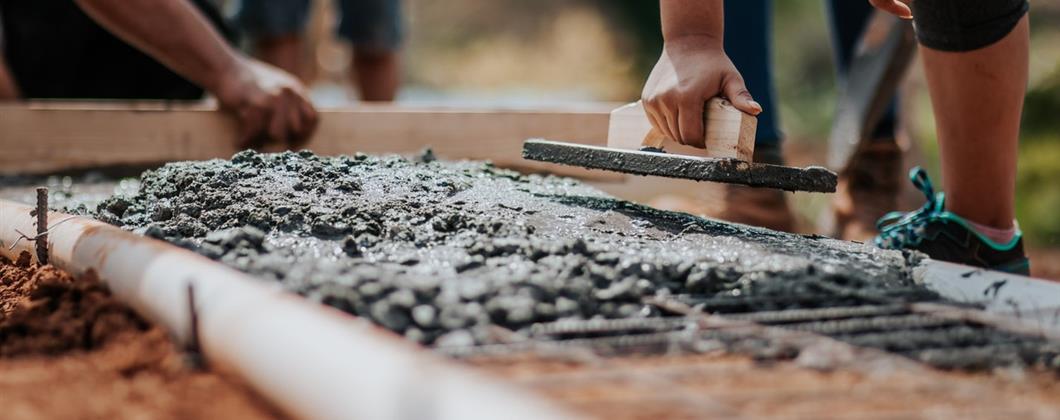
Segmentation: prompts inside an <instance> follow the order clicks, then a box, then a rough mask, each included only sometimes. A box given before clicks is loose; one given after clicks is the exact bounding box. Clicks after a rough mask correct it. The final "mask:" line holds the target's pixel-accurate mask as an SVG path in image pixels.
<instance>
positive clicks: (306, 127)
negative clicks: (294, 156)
mask: <svg viewBox="0 0 1060 420" xmlns="http://www.w3.org/2000/svg"><path fill="white" fill-rule="evenodd" d="M291 99H292V100H293V101H294V103H293V104H292V106H291V107H292V108H293V109H294V110H295V112H296V113H297V114H298V118H299V121H300V122H301V126H300V128H299V129H298V130H296V132H295V133H294V134H295V136H294V138H293V139H292V141H293V142H294V144H293V145H294V146H299V147H300V146H304V145H305V144H306V143H308V142H309V139H310V138H312V136H313V132H315V131H316V128H317V112H316V110H315V109H313V106H312V105H310V104H309V102H308V101H306V100H305V98H303V97H302V96H295V97H293V98H291Z"/></svg>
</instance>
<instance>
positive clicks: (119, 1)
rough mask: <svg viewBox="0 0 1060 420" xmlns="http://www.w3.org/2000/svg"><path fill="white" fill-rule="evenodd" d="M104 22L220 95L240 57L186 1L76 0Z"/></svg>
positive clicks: (116, 32) (152, 55)
mask: <svg viewBox="0 0 1060 420" xmlns="http://www.w3.org/2000/svg"><path fill="white" fill-rule="evenodd" d="M77 4H78V5H79V6H80V7H81V8H82V9H83V10H84V11H85V13H87V14H88V15H89V16H91V17H92V18H93V19H94V20H96V21H97V22H99V24H100V25H102V26H104V27H106V28H107V29H108V30H109V31H111V32H112V33H114V34H115V35H116V36H118V37H119V38H121V39H123V40H125V42H128V43H130V44H132V45H133V46H135V47H137V48H139V49H140V50H141V51H144V52H145V53H147V54H148V55H150V56H151V57H153V58H155V59H156V60H158V61H159V62H161V63H162V64H164V65H166V66H167V67H169V68H170V69H172V70H173V71H174V72H176V73H178V74H180V75H181V76H184V77H185V78H187V79H188V80H190V81H192V82H194V83H196V84H198V85H199V86H202V87H203V88H204V89H206V90H208V91H210V92H212V93H214V94H215V95H218V96H220V95H221V94H223V92H222V90H223V89H224V86H225V85H226V83H230V81H226V80H225V78H233V77H238V74H239V72H240V69H241V68H242V63H241V58H240V57H239V55H238V54H237V53H236V52H235V50H233V49H232V48H231V47H229V46H228V44H226V43H225V41H224V40H223V39H222V38H221V36H220V35H219V34H218V33H217V31H216V30H214V28H213V27H212V26H210V24H209V23H207V21H206V19H205V18H203V16H202V15H201V13H199V11H198V10H196V9H195V8H194V6H192V5H191V4H190V3H189V2H187V1H185V0H77Z"/></svg>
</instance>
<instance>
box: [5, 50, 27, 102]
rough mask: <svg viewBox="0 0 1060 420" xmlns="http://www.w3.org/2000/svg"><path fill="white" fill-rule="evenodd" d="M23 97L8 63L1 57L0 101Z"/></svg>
mask: <svg viewBox="0 0 1060 420" xmlns="http://www.w3.org/2000/svg"><path fill="white" fill-rule="evenodd" d="M20 96H22V95H21V94H20V93H19V91H18V85H16V84H15V79H14V78H13V77H11V71H10V70H8V68H7V62H6V61H5V60H4V57H3V56H2V55H0V101H10V100H15V99H18V98H19V97H20Z"/></svg>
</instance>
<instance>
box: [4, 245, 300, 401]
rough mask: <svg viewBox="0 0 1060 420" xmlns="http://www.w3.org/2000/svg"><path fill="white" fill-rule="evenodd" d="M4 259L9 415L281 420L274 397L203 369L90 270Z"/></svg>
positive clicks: (5, 399)
mask: <svg viewBox="0 0 1060 420" xmlns="http://www.w3.org/2000/svg"><path fill="white" fill-rule="evenodd" d="M23 255H24V258H22V259H20V261H18V262H12V261H9V260H6V259H4V258H2V257H0V407H3V414H2V415H0V417H3V418H5V419H13V420H14V419H26V420H29V419H43V418H52V419H60V418H64V419H75V418H76V419H102V418H106V419H143V418H152V419H190V418H196V419H233V418H239V419H274V418H282V415H281V414H280V413H279V412H277V411H276V410H275V409H274V408H273V407H272V406H271V405H270V404H269V403H267V402H266V401H264V400H263V399H261V398H259V397H258V396H257V395H256V394H255V393H254V392H253V391H251V390H250V389H249V388H248V387H247V386H245V385H243V384H242V383H241V382H239V381H238V380H234V379H233V378H231V377H230V376H227V375H222V374H218V373H215V372H211V371H210V370H209V369H207V368H204V367H201V366H198V365H197V364H196V363H195V359H194V358H193V357H191V356H189V355H188V354H187V353H186V352H184V351H182V349H179V348H177V347H176V346H175V345H174V343H173V341H172V340H171V339H170V337H169V335H168V334H167V333H166V331H165V330H163V329H161V328H158V327H155V326H153V325H151V324H150V323H148V322H146V321H144V320H143V319H142V318H140V317H139V316H137V315H136V314H135V313H133V312H132V310H131V309H129V308H128V307H127V306H125V305H124V304H122V303H120V302H119V301H117V299H115V298H113V297H112V296H110V294H109V293H108V291H107V290H106V287H105V286H103V285H102V284H101V283H100V282H99V281H98V280H96V279H95V278H92V277H91V276H86V277H82V278H73V277H71V276H69V275H67V274H66V273H63V272H61V271H59V270H58V269H55V268H54V267H51V266H45V267H38V266H36V265H35V264H33V263H30V262H29V261H30V258H29V254H23Z"/></svg>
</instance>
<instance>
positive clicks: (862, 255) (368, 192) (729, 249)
mask: <svg viewBox="0 0 1060 420" xmlns="http://www.w3.org/2000/svg"><path fill="white" fill-rule="evenodd" d="M95 216H96V217H98V218H100V219H102V220H104V221H107V222H110V223H113V224H116V225H119V226H123V227H125V228H127V229H130V230H135V231H137V232H140V233H143V234H145V235H148V236H153V237H158V238H162V239H165V240H167V241H170V242H173V243H176V244H178V245H181V246H184V247H187V248H189V249H192V250H195V251H196V252H199V253H201V254H203V255H206V256H208V257H210V258H214V259H217V260H219V261H221V262H223V263H225V264H228V265H230V266H233V267H235V268H237V269H240V270H243V271H246V272H249V273H251V274H254V275H257V276H260V277H263V278H265V279H271V280H274V281H277V282H280V283H281V284H283V286H284V287H286V288H288V289H290V290H292V291H295V292H297V293H300V294H303V295H305V296H308V297H309V298H311V299H316V300H319V301H322V302H324V303H326V304H328V305H331V306H334V307H336V308H339V309H342V310H345V311H349V312H351V313H354V314H357V315H359V316H363V317H367V318H370V319H371V320H373V321H375V322H377V323H379V324H380V325H382V326H384V327H386V328H389V329H391V330H394V331H396V332H399V333H402V334H404V335H405V336H406V337H407V338H409V339H412V340H415V341H419V342H423V343H435V344H442V345H466V344H472V343H489V342H494V341H496V340H497V336H498V334H506V333H507V332H508V331H505V330H511V331H516V332H518V331H519V330H520V329H521V328H524V327H527V326H528V325H530V324H531V323H533V322H541V321H551V320H556V319H563V318H576V319H585V318H592V317H606V318H623V317H644V316H654V315H657V314H656V313H655V311H654V310H653V309H651V308H649V307H646V306H644V305H643V304H642V303H641V299H642V298H643V297H645V296H653V295H668V294H695V295H704V296H747V295H784V294H792V293H805V292H807V291H812V290H814V289H813V288H814V284H818V283H821V282H827V283H830V284H836V285H841V286H843V287H848V288H857V289H859V290H862V291H865V292H867V293H870V292H871V291H873V290H884V289H888V288H896V287H897V288H907V287H911V286H912V280H911V275H910V273H911V267H910V264H911V262H910V261H909V258H907V256H904V255H903V254H902V253H899V252H894V251H883V250H879V249H875V248H872V247H869V246H865V245H861V244H856V243H850V242H841V241H835V240H830V239H824V238H819V237H806V236H799V235H792V234H785V233H778V232H773V231H768V230H764V229H757V228H752V227H747V226H743V225H735V224H730V223H724V222H719V221H714V220H708V219H703V218H699V217H694V216H690V215H687V214H683V213H674V212H665V211H659V210H655V209H652V208H649V207H646V206H642V205H638V204H635V203H631V202H628V201H623V200H620V199H616V198H613V197H610V196H608V195H606V194H604V193H602V192H600V191H598V190H596V189H594V188H591V187H589V186H586V185H584V184H582V183H580V182H578V181H576V180H572V179H567V178H559V177H551V176H547V177H542V176H537V175H530V176H525V175H520V174H518V173H516V172H512V171H508V170H502V169H498V168H495V167H493V166H492V165H490V164H488V163H483V162H443V161H437V160H435V159H434V157H433V155H432V154H431V153H429V152H426V153H424V154H423V155H422V156H418V157H415V158H404V157H399V156H382V157H377V156H366V155H356V156H349V157H335V158H326V157H318V156H315V155H313V154H312V153H310V152H300V153H291V152H286V153H280V154H259V153H255V152H242V153H239V154H237V155H235V156H234V157H233V158H232V159H231V160H230V161H227V160H212V161H207V162H184V163H173V164H169V165H166V166H165V167H162V168H160V169H158V170H154V171H148V172H146V173H144V175H143V177H142V179H141V185H140V189H139V191H138V192H137V193H134V194H131V195H128V196H115V197H112V198H110V199H108V200H105V201H104V202H103V203H101V204H100V205H99V207H98V209H97V211H96V213H95Z"/></svg>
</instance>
